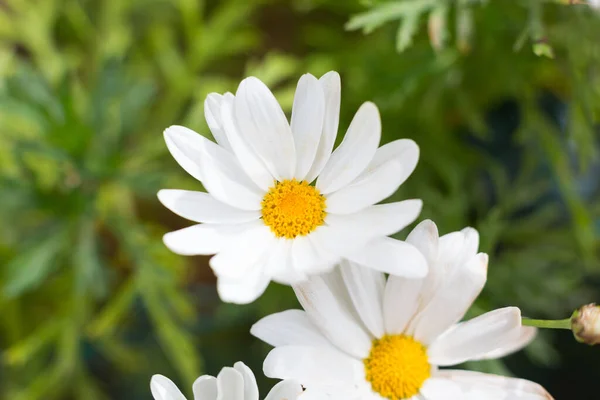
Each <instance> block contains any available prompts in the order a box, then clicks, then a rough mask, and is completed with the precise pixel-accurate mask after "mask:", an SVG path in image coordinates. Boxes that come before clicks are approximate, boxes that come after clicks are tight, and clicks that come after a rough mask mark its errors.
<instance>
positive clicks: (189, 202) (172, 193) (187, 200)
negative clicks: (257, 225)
mask: <svg viewBox="0 0 600 400" xmlns="http://www.w3.org/2000/svg"><path fill="white" fill-rule="evenodd" d="M158 200H160V202H161V203H162V204H163V205H164V206H165V207H167V208H168V209H169V210H171V211H173V212H174V213H175V214H177V215H179V216H181V217H183V218H187V219H189V220H192V221H195V222H204V223H217V224H235V223H241V222H249V221H254V220H257V219H259V218H260V212H259V211H247V210H240V209H239V208H235V207H232V206H230V205H227V204H225V203H222V202H220V201H219V200H217V199H215V198H214V197H212V196H211V195H210V194H208V193H204V192H193V191H189V190H177V189H162V190H159V191H158Z"/></svg>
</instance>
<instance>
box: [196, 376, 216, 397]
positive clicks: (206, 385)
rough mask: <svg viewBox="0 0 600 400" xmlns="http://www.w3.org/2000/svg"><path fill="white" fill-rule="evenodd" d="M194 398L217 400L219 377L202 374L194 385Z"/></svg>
mask: <svg viewBox="0 0 600 400" xmlns="http://www.w3.org/2000/svg"><path fill="white" fill-rule="evenodd" d="M192 391H193V392H194V400H217V378H215V377H214V376H210V375H202V376H201V377H199V378H198V379H196V380H195V381H194V384H193V385H192Z"/></svg>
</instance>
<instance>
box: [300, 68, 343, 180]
mask: <svg viewBox="0 0 600 400" xmlns="http://www.w3.org/2000/svg"><path fill="white" fill-rule="evenodd" d="M319 83H320V84H321V87H322V89H323V93H324V94H325V115H324V117H323V132H322V134H321V139H320V140H319V147H317V152H316V154H315V159H314V161H313V164H312V166H311V168H310V171H309V172H308V174H307V175H306V177H305V179H306V181H307V182H312V181H314V180H315V179H316V178H317V176H318V175H319V174H320V173H321V171H322V170H323V167H325V164H327V161H328V160H329V157H330V156H331V151H332V150H333V145H334V144H335V137H336V136H337V130H338V123H339V119H340V97H341V83H340V75H339V74H338V73H337V72H335V71H330V72H328V73H326V74H325V75H323V76H322V77H321V78H320V79H319Z"/></svg>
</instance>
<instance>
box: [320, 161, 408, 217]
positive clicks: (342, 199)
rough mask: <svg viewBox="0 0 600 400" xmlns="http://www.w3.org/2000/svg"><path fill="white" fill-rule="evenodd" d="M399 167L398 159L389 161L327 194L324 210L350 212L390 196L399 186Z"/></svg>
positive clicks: (336, 212) (400, 166)
mask: <svg viewBox="0 0 600 400" xmlns="http://www.w3.org/2000/svg"><path fill="white" fill-rule="evenodd" d="M401 169H402V165H401V164H400V163H399V162H398V161H395V160H392V161H389V162H387V163H385V164H383V165H382V166H381V167H379V168H377V169H375V170H374V171H372V172H370V173H369V174H368V175H366V176H365V177H364V178H362V179H360V180H356V181H354V182H352V183H350V184H349V185H348V186H344V187H343V188H341V189H340V190H338V191H336V192H333V193H331V194H329V195H327V202H326V204H327V209H326V211H327V212H328V213H334V214H351V213H355V212H358V211H360V210H363V209H365V208H367V207H368V206H370V205H373V204H375V203H379V202H380V201H381V200H383V199H386V198H388V197H390V196H391V195H392V194H393V193H394V192H395V191H396V190H397V189H398V187H399V186H400V178H401V175H400V174H399V172H400V170H401Z"/></svg>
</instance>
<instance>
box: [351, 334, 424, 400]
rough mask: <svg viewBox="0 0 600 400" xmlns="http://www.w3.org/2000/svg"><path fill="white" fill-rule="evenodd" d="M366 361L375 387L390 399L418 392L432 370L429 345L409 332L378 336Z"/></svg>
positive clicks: (397, 398)
mask: <svg viewBox="0 0 600 400" xmlns="http://www.w3.org/2000/svg"><path fill="white" fill-rule="evenodd" d="M363 362H364V364H365V371H366V378H367V381H369V382H370V383H371V388H372V389H373V391H375V392H377V393H379V394H380V395H381V396H382V397H385V398H387V399H390V400H400V399H408V398H410V397H412V396H414V395H416V394H417V393H419V390H420V389H421V386H423V383H424V382H425V381H426V380H427V378H429V376H430V374H431V367H430V365H429V361H428V359H427V351H426V349H425V347H424V346H423V345H422V344H421V343H419V342H417V341H416V340H414V339H413V338H412V337H410V336H405V335H386V336H383V337H382V338H380V339H375V340H374V341H373V345H372V347H371V352H370V353H369V356H368V357H367V358H365V359H364V360H363Z"/></svg>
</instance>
